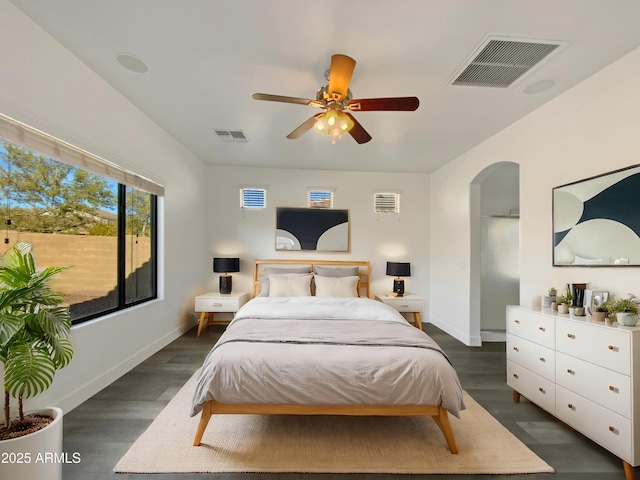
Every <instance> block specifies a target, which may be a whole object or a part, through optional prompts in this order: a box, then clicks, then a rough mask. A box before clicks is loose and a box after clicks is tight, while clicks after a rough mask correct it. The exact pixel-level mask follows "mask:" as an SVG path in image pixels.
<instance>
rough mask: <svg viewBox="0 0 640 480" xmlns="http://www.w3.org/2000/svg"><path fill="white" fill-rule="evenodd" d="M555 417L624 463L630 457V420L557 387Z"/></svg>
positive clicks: (629, 459)
mask: <svg viewBox="0 0 640 480" xmlns="http://www.w3.org/2000/svg"><path fill="white" fill-rule="evenodd" d="M556 416H557V417H558V418H559V419H560V420H562V421H563V422H565V423H566V424H567V425H570V426H571V427H573V428H575V429H576V430H578V431H579V432H581V433H583V434H584V435H586V436H588V437H589V438H591V439H592V440H593V441H595V442H596V443H599V444H600V445H602V446H603V447H605V448H606V449H608V450H610V451H611V452H613V453H614V454H615V455H617V456H619V457H620V458H622V459H623V460H625V461H627V462H632V459H631V431H632V429H631V420H629V419H628V418H625V417H623V416H622V415H618V414H617V413H615V412H612V411H611V410H609V409H607V408H605V407H603V406H602V405H598V404H597V403H595V402H592V401H590V400H587V399H586V398H584V397H582V396H581V395H578V394H577V393H575V392H571V391H569V390H567V389H565V388H563V387H561V386H559V385H558V386H557V388H556Z"/></svg>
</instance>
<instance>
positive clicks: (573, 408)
mask: <svg viewBox="0 0 640 480" xmlns="http://www.w3.org/2000/svg"><path fill="white" fill-rule="evenodd" d="M567 407H569V408H570V409H571V410H575V409H576V407H574V406H573V403H569V404H568V405H567Z"/></svg>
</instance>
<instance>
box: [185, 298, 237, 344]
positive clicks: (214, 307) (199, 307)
mask: <svg viewBox="0 0 640 480" xmlns="http://www.w3.org/2000/svg"><path fill="white" fill-rule="evenodd" d="M249 298H250V296H249V293H247V292H234V293H228V294H227V293H225V294H220V293H218V292H210V293H205V294H203V295H198V296H197V297H196V299H195V311H196V312H200V320H199V321H198V337H199V336H200V333H202V330H203V329H204V328H205V327H208V326H209V325H226V324H228V323H229V322H230V321H231V320H216V319H215V317H214V315H215V314H216V313H231V314H232V315H235V313H236V312H237V311H238V310H239V309H240V307H241V306H242V305H244V304H245V303H247V302H248V301H249Z"/></svg>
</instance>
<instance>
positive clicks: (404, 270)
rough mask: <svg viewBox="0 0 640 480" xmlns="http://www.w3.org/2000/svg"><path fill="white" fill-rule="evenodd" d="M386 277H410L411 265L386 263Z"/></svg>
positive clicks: (406, 263) (407, 263)
mask: <svg viewBox="0 0 640 480" xmlns="http://www.w3.org/2000/svg"><path fill="white" fill-rule="evenodd" d="M387 275H389V276H392V277H410V276H411V264H410V263H409V262H387Z"/></svg>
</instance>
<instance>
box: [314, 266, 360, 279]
mask: <svg viewBox="0 0 640 480" xmlns="http://www.w3.org/2000/svg"><path fill="white" fill-rule="evenodd" d="M314 269H315V271H316V274H318V275H322V276H323V277H357V276H358V272H359V271H360V267H320V266H316V267H314Z"/></svg>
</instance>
